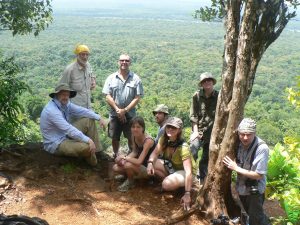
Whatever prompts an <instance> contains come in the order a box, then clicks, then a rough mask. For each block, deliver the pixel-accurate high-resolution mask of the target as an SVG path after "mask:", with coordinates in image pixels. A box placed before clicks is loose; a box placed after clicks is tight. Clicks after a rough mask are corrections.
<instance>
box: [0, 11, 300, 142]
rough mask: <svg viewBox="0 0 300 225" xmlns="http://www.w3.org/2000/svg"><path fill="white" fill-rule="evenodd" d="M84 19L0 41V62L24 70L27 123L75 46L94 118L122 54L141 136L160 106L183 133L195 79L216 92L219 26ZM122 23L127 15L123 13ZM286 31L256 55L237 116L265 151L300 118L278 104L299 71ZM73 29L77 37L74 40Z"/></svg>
mask: <svg viewBox="0 0 300 225" xmlns="http://www.w3.org/2000/svg"><path fill="white" fill-rule="evenodd" d="M85 15H88V16H84V17H83V16H78V17H72V16H71V17H70V16H66V15H60V16H57V17H55V23H54V24H53V25H52V26H51V29H48V30H46V31H44V32H43V33H41V34H40V35H39V36H38V37H32V36H24V37H23V36H22V37H20V36H18V37H17V38H16V37H11V35H10V33H9V32H5V33H4V32H3V33H2V37H3V38H2V43H3V49H4V50H5V52H6V54H7V55H14V56H15V58H16V60H17V63H18V64H19V65H22V67H25V68H26V73H24V74H22V77H24V79H26V83H27V84H28V85H29V86H30V87H31V89H32V92H33V94H34V96H29V95H26V96H24V98H22V102H23V104H24V105H25V108H26V109H28V111H27V112H28V114H29V115H30V117H31V118H32V119H34V118H35V117H36V116H38V114H39V113H38V112H39V111H40V109H41V108H40V106H41V105H42V104H44V105H45V104H46V102H47V101H48V100H49V97H48V94H49V92H50V91H51V90H52V89H53V87H54V86H55V84H56V83H57V81H58V79H59V76H60V74H61V73H62V71H63V69H64V67H65V66H66V65H67V64H69V63H70V62H72V60H74V55H73V53H72V52H73V48H74V46H75V45H76V43H78V42H84V43H85V44H87V45H88V46H89V47H90V49H91V56H90V60H89V61H90V63H91V65H92V67H93V70H94V72H95V74H96V76H97V87H96V89H95V90H94V91H93V92H92V94H93V99H94V101H93V108H94V109H95V111H96V112H99V113H100V114H101V115H102V116H104V117H106V118H108V107H107V103H106V102H105V98H103V95H102V93H101V91H102V87H103V84H104V80H105V79H106V77H107V76H108V75H109V74H110V73H113V72H114V71H116V70H117V61H116V60H117V58H118V55H119V54H120V53H121V52H127V53H129V54H130V55H131V56H132V58H133V63H132V66H131V69H132V71H134V72H136V73H137V74H139V75H140V77H141V79H142V81H143V85H144V89H145V96H144V97H143V98H142V101H141V103H140V104H139V106H138V114H139V115H141V116H143V117H144V118H145V121H146V129H147V132H149V133H150V134H151V135H152V136H155V135H156V132H157V124H156V123H155V120H154V118H153V115H152V113H151V111H152V109H153V108H154V107H155V106H156V105H157V104H160V103H165V104H167V105H168V106H169V108H170V111H171V115H177V116H180V117H182V118H183V120H184V126H185V127H186V128H190V122H189V115H188V114H189V113H188V112H189V105H190V100H191V96H192V95H193V93H194V92H195V91H196V90H197V89H198V85H197V81H198V79H199V74H200V73H202V72H205V71H211V72H212V73H213V74H214V75H215V76H216V78H217V80H218V83H217V84H216V88H217V89H219V88H220V85H221V82H220V81H221V77H220V73H221V66H220V65H221V64H222V58H221V57H220V55H221V54H222V44H223V43H222V41H221V40H222V36H223V33H222V31H223V27H222V25H221V24H220V23H195V21H193V20H192V21H191V20H186V21H185V20H183V21H176V20H174V21H173V20H156V19H155V18H154V19H153V20H147V19H138V20H135V19H124V18H120V19H118V18H115V17H114V16H116V15H112V16H113V18H107V17H105V18H101V17H96V15H95V14H93V13H92V12H90V11H87V12H85ZM128 15H132V14H131V13H130V12H128ZM125 16H127V15H125ZM291 25H292V26H293V29H289V28H288V29H287V30H286V31H284V32H283V34H282V37H281V38H279V40H278V41H277V42H276V43H275V44H274V45H272V46H271V47H270V48H269V50H268V51H267V53H266V54H265V55H264V57H263V59H262V62H261V64H260V66H259V68H258V71H257V76H256V83H255V85H254V87H253V92H252V95H251V97H250V99H249V101H248V103H247V108H246V112H245V115H246V116H250V117H253V118H254V119H256V120H257V124H258V125H259V127H258V134H259V136H260V137H261V138H262V139H264V140H266V141H267V143H268V144H269V145H274V144H275V143H277V142H282V140H283V137H284V136H288V135H291V134H292V133H300V118H298V117H297V113H296V112H295V111H294V110H293V107H291V106H290V105H289V104H288V103H287V102H286V101H285V98H286V96H285V93H284V92H283V91H282V90H284V89H285V88H286V87H287V86H291V85H292V83H293V82H292V80H293V78H294V77H295V74H297V70H299V67H298V64H297V61H298V59H299V52H300V46H299V45H292V43H295V42H297V40H298V39H299V38H300V33H299V32H294V31H293V30H294V29H295V30H298V29H300V28H299V23H294V22H292V23H291ZM66 27H68V32H65V31H66ZM78 29H80V30H81V31H82V32H80V33H78ZM116 31H118V32H117V33H116ZM99 37H101V39H99ZM83 40H84V41H83ZM289 60H290V61H291V62H290V64H288V63H287V62H288V61H289ZM32 98H34V99H32ZM35 98H37V99H35ZM39 99H40V100H43V101H41V102H39ZM30 102H32V103H30ZM34 103H36V105H34ZM31 106H34V107H33V108H31ZM36 109H37V110H36ZM261 123H262V124H268V126H271V127H272V129H275V131H276V133H272V132H268V130H267V129H266V128H265V126H260V124H261ZM278 131H280V133H278ZM101 141H102V142H104V144H103V146H104V147H105V148H106V147H108V146H109V145H110V142H111V140H110V139H109V138H107V135H106V133H103V132H101ZM269 141H270V142H269ZM124 143H125V142H124Z"/></svg>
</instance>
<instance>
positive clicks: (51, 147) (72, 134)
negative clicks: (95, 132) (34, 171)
mask: <svg viewBox="0 0 300 225" xmlns="http://www.w3.org/2000/svg"><path fill="white" fill-rule="evenodd" d="M70 117H74V118H81V117H87V118H90V119H95V120H100V115H98V114H96V113H95V112H94V111H92V110H90V109H86V108H83V107H81V106H78V105H75V104H73V103H71V102H69V103H68V104H67V105H62V104H61V103H60V102H59V101H58V100H57V99H52V100H51V101H49V102H48V104H47V105H46V106H45V107H44V109H43V111H42V114H41V118H40V129H41V132H42V135H43V139H44V142H43V144H44V149H45V150H46V151H48V152H50V153H55V151H56V150H57V148H58V146H59V144H60V143H61V142H63V141H64V140H65V139H67V138H71V139H74V140H78V141H82V142H85V143H88V141H89V139H90V138H89V137H87V136H86V135H84V134H83V133H82V132H81V131H80V130H78V129H77V128H76V127H74V126H73V125H72V124H70V123H69V121H70Z"/></svg>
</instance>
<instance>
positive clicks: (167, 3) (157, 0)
mask: <svg viewBox="0 0 300 225" xmlns="http://www.w3.org/2000/svg"><path fill="white" fill-rule="evenodd" d="M209 2H210V0H53V1H52V5H53V8H54V10H55V9H80V8H82V9H91V8H92V9H95V8H102V9H112V8H122V7H128V6H136V7H139V6H143V7H146V8H149V9H155V8H165V9H166V10H168V9H174V8H179V9H187V10H195V9H198V8H199V7H200V6H202V5H203V4H207V3H209Z"/></svg>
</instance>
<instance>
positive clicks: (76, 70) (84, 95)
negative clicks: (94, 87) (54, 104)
mask: <svg viewBox="0 0 300 225" xmlns="http://www.w3.org/2000/svg"><path fill="white" fill-rule="evenodd" d="M92 77H95V76H94V74H93V71H92V68H91V65H90V64H89V63H87V64H86V67H85V68H84V67H82V66H80V65H79V64H78V63H77V61H75V62H73V63H71V64H69V65H68V66H67V67H66V68H65V70H64V72H63V73H62V76H61V79H60V81H59V83H67V84H69V86H70V88H71V89H73V90H75V91H76V92H77V95H76V96H75V97H74V98H72V99H70V100H71V102H72V103H74V104H76V105H79V106H82V107H84V108H88V109H89V108H91V107H92V106H91V79H92Z"/></svg>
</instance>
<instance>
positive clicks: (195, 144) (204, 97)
mask: <svg viewBox="0 0 300 225" xmlns="http://www.w3.org/2000/svg"><path fill="white" fill-rule="evenodd" d="M216 82H217V81H216V79H215V78H214V77H213V75H212V74H211V73H208V72H205V73H202V74H201V75H200V81H199V87H200V89H199V90H198V91H196V92H195V93H194V95H193V97H192V104H191V108H190V121H191V123H192V134H191V137H190V148H191V151H192V154H193V157H194V159H195V161H196V160H197V158H198V151H199V149H200V148H201V146H202V148H203V152H202V156H201V160H200V163H199V173H200V174H198V178H200V182H201V183H202V182H203V181H204V178H205V177H206V174H207V167H208V160H209V142H210V136H211V132H212V128H213V124H214V120H215V112H216V106H217V101H218V94H219V93H218V91H216V90H215V89H214V85H215V84H216Z"/></svg>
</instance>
